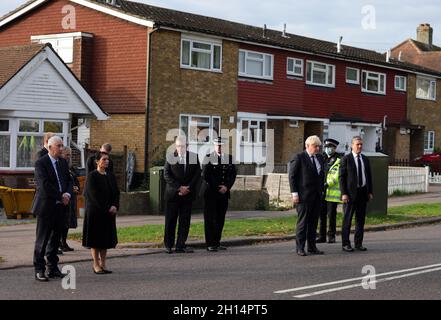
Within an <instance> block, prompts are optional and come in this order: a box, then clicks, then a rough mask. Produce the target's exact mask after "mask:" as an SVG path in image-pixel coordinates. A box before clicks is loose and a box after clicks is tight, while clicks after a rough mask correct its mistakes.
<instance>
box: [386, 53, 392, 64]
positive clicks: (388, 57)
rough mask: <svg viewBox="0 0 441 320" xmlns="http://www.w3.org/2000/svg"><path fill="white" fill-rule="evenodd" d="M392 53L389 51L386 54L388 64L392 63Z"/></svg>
mask: <svg viewBox="0 0 441 320" xmlns="http://www.w3.org/2000/svg"><path fill="white" fill-rule="evenodd" d="M391 55H392V54H391V51H390V50H387V52H386V62H390V57H391Z"/></svg>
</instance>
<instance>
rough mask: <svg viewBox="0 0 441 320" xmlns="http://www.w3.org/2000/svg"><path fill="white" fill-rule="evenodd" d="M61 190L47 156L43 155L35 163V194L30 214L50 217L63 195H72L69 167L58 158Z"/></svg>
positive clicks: (64, 161)
mask: <svg viewBox="0 0 441 320" xmlns="http://www.w3.org/2000/svg"><path fill="white" fill-rule="evenodd" d="M59 161H60V167H61V177H60V180H61V188H62V192H60V189H59V186H58V181H57V175H56V173H55V169H54V167H53V166H52V162H51V159H50V158H49V155H48V154H47V155H45V156H43V157H42V158H40V159H38V160H37V161H36V162H35V184H36V192H35V196H34V201H33V203H32V213H33V214H34V215H36V216H38V215H51V214H54V213H55V207H56V202H57V201H60V202H61V201H62V195H63V194H64V193H66V192H67V193H69V194H70V195H72V194H73V181H72V179H71V177H70V173H69V165H68V163H67V161H66V160H64V159H62V158H60V159H59Z"/></svg>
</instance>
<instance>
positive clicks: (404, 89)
mask: <svg viewBox="0 0 441 320" xmlns="http://www.w3.org/2000/svg"><path fill="white" fill-rule="evenodd" d="M397 80H403V87H400V86H397ZM400 84H401V81H400ZM394 87H395V90H396V91H404V92H406V91H407V78H406V77H405V76H395V80H394Z"/></svg>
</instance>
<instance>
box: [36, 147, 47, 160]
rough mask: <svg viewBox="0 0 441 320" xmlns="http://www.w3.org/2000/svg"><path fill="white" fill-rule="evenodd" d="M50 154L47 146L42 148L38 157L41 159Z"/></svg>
mask: <svg viewBox="0 0 441 320" xmlns="http://www.w3.org/2000/svg"><path fill="white" fill-rule="evenodd" d="M47 154H48V151H47V149H46V148H45V147H43V148H41V150H40V151H38V152H37V159H40V158H42V157H44V156H45V155H47Z"/></svg>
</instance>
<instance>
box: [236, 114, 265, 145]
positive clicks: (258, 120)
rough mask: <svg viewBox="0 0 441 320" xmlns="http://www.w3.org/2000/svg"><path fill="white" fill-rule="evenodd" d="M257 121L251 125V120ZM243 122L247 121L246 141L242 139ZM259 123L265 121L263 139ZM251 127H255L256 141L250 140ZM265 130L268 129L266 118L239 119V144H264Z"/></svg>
mask: <svg viewBox="0 0 441 320" xmlns="http://www.w3.org/2000/svg"><path fill="white" fill-rule="evenodd" d="M252 121H254V122H257V124H256V125H252V124H251V122H252ZM244 122H248V128H247V129H246V130H247V131H248V134H247V137H248V139H247V141H243V137H244V128H243V123H244ZM261 123H265V129H264V130H265V140H262V136H263V135H262V133H261V132H260V131H261V129H260V125H261ZM253 129H257V138H258V140H257V141H251V134H250V133H251V130H253ZM267 130H268V121H267V120H266V119H256V118H241V119H240V144H241V145H242V146H244V145H254V146H255V145H266V137H267Z"/></svg>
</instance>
